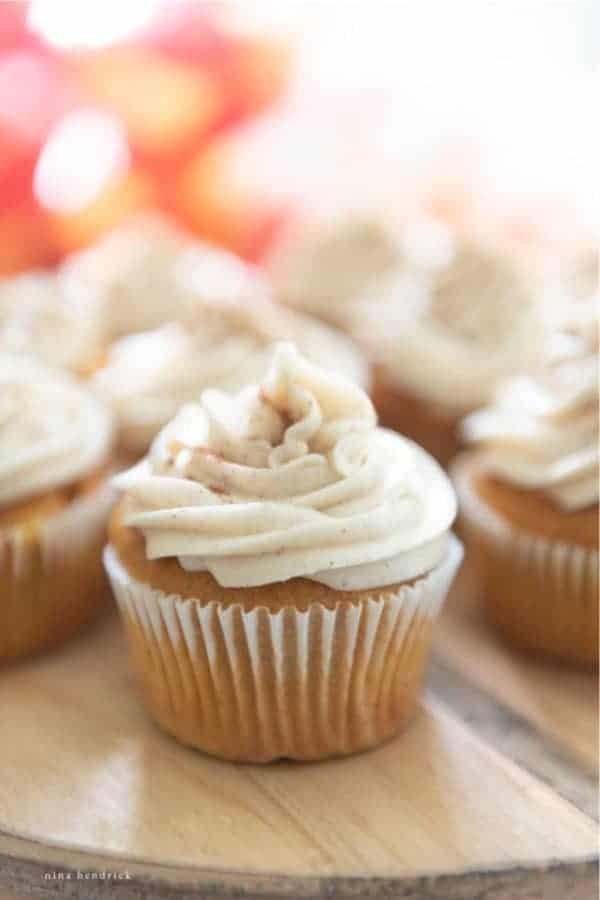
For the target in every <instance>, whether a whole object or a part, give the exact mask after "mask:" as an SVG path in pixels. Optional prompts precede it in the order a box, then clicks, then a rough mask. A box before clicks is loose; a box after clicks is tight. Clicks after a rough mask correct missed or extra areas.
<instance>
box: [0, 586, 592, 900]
mask: <svg viewBox="0 0 600 900" xmlns="http://www.w3.org/2000/svg"><path fill="white" fill-rule="evenodd" d="M476 648H478V649H477V652H476ZM596 692H597V685H596V681H595V679H594V678H593V676H591V675H582V674H579V673H575V674H573V673H568V672H566V671H564V670H561V669H556V668H551V667H547V666H545V665H543V664H538V663H533V662H531V661H528V660H524V659H522V658H520V657H517V656H513V655H512V654H511V653H510V652H509V651H507V650H506V648H504V647H503V646H502V645H500V644H498V643H497V642H496V640H495V638H494V637H493V635H491V634H489V632H488V631H487V629H486V628H485V626H484V625H483V623H481V621H480V620H479V618H478V616H477V614H476V612H475V610H474V608H473V607H472V606H471V605H470V604H469V603H465V602H455V601H453V600H452V598H451V602H450V606H449V608H448V612H447V613H446V614H445V615H444V617H443V620H442V624H441V628H440V632H439V639H438V642H437V646H436V655H435V659H434V660H433V663H432V669H431V681H430V687H429V690H428V692H427V694H426V697H425V698H424V701H423V705H422V709H421V711H420V714H419V716H418V717H417V719H416V720H415V721H414V723H413V724H412V725H411V726H410V727H409V728H408V730H407V731H406V732H405V733H404V734H403V735H400V736H399V737H398V738H397V739H395V740H394V741H392V742H390V743H389V744H387V745H386V746H384V747H381V748H379V749H377V750H374V751H371V752H369V753H365V754H362V755H360V756H355V757H352V758H348V759H343V760H332V761H328V762H325V763H320V764H304V765H301V764H293V763H278V764H276V765H272V766H269V767H259V766H240V765H231V764H228V763H223V762H219V761H218V760H214V759H210V758H209V757H206V756H202V755H201V754H198V753H196V752H195V751H193V750H189V749H186V748H184V747H181V746H179V745H178V744H177V743H176V742H174V741H173V740H172V739H171V738H169V737H168V736H166V735H164V734H162V733H161V732H160V731H159V730H158V729H157V728H156V727H155V726H154V725H153V723H152V722H151V721H150V720H149V718H148V717H147V716H146V714H145V712H144V710H143V708H142V707H141V705H140V704H139V702H138V700H137V697H136V695H135V692H134V685H133V684H132V682H131V677H130V674H129V668H128V664H127V658H126V648H125V644H124V640H123V637H122V634H121V630H120V628H119V624H118V621H117V619H116V616H114V615H110V616H108V617H107V618H106V619H105V620H104V621H103V622H101V623H100V624H99V625H98V626H97V627H96V628H95V629H93V630H92V631H90V632H89V633H87V634H86V635H84V636H82V637H81V638H80V639H78V640H76V641H74V642H72V643H71V644H70V645H68V646H67V647H64V648H63V649H62V650H61V651H60V652H55V653H52V654H48V655H46V656H44V657H40V658H38V659H35V660H32V661H27V662H23V663H20V664H18V665H13V666H10V667H8V666H7V667H5V668H4V669H3V670H2V671H1V672H0V710H1V711H2V721H3V724H2V741H1V742H0V773H1V775H0V900H9V898H11V897H12V898H13V900H16V898H23V897H29V896H57V895H59V896H69V897H71V896H72V897H95V896H101V895H102V896H103V895H104V894H105V893H106V892H107V891H109V890H110V892H111V896H117V897H123V898H124V900H126V898H133V897H136V898H140V897H148V898H153V897H161V898H167V897H171V896H173V897H175V896H176V897H178V898H179V900H181V898H182V897H187V896H190V897H191V896H196V897H207V898H212V897H225V896H227V897H233V896H236V897H270V898H272V900H275V898H277V897H331V896H340V897H342V896H348V897H350V896H352V897H407V898H408V897H410V898H414V900H416V898H420V900H434V898H435V900H455V898H456V900H458V898H461V900H463V898H464V900H469V898H479V900H481V898H484V897H485V900H509V898H511V900H513V898H515V900H518V898H529V900H533V898H537V897H539V898H546V897H547V898H551V900H554V898H556V900H559V898H560V900H563V898H567V897H568V898H573V900H587V898H592V897H595V896H596V894H597V877H598V875H597V861H596V860H597V857H596V853H597V827H596V824H595V822H594V818H593V817H594V814H595V805H596V800H595V798H596V782H595V774H596V752H595V741H596V737H597V705H596V700H597V693H596ZM540 760H542V762H540ZM86 872H87V873H91V874H92V875H93V874H94V873H96V877H95V878H93V879H92V878H89V879H87V880H86V879H84V878H83V877H79V876H80V875H81V874H82V873H86ZM102 872H104V873H105V878H104V880H101V879H100V874H99V873H102ZM110 872H113V873H121V875H122V876H123V877H122V878H120V879H118V880H117V876H116V875H115V876H114V878H113V879H112V880H110V881H109V880H107V878H106V873H110ZM53 873H56V877H54V875H53ZM60 873H62V875H63V877H62V878H60V877H59V876H60ZM123 873H125V874H123ZM125 875H126V877H125ZM67 876H69V877H67ZM59 882H60V883H59ZM1 890H5V891H7V892H8V893H7V895H6V897H5V898H4V897H3V895H2V893H1Z"/></svg>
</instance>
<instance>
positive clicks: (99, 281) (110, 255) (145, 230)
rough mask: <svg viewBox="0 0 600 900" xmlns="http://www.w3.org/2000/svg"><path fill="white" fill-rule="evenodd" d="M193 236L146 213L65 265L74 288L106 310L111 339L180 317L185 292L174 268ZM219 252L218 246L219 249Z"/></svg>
mask: <svg viewBox="0 0 600 900" xmlns="http://www.w3.org/2000/svg"><path fill="white" fill-rule="evenodd" d="M190 244H191V238H189V237H187V236H186V235H184V234H183V233H181V232H179V231H178V230H177V229H176V228H175V227H174V226H172V225H171V224H170V223H169V222H168V221H167V220H165V219H162V218H161V217H159V216H158V215H146V216H142V217H139V218H136V219H134V220H132V221H131V222H128V223H126V224H124V225H122V226H121V227H119V228H117V229H115V230H114V231H112V232H110V233H109V234H108V235H107V236H106V237H105V238H103V239H102V240H101V241H99V242H98V243H97V244H95V245H94V246H92V247H90V248H88V249H86V250H83V251H81V252H80V253H77V254H75V255H74V256H72V257H71V258H70V259H68V260H67V261H66V262H65V263H64V265H63V267H62V276H63V278H64V280H65V282H66V283H67V284H68V285H69V286H70V288H71V290H72V291H74V292H78V293H85V294H87V295H89V296H91V297H92V298H93V301H94V302H95V303H96V304H97V305H98V306H99V307H100V308H101V309H102V313H103V317H104V325H105V329H106V333H107V335H108V336H109V338H117V337H120V336H122V335H125V334H131V333H133V332H137V331H143V330H145V329H149V328H155V327H156V326H158V325H161V324H162V323H164V322H167V321H169V320H171V319H173V318H175V317H177V316H178V315H179V314H180V312H181V311H182V309H183V308H185V304H186V299H187V294H186V293H185V292H183V291H182V290H181V288H180V287H179V285H178V281H177V276H176V271H177V265H178V262H179V259H180V257H181V254H182V252H183V251H184V249H185V248H187V247H188V246H189V245H190ZM215 254H218V251H216V250H215Z"/></svg>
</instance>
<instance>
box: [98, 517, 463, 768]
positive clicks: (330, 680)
mask: <svg viewBox="0 0 600 900" xmlns="http://www.w3.org/2000/svg"><path fill="white" fill-rule="evenodd" d="M123 530H124V531H127V529H123ZM142 552H143V550H142ZM126 555H127V563H126V564H124V561H123V559H122V557H121V553H120V547H109V548H108V549H107V552H106V554H105V564H106V568H107V571H108V574H109V577H110V580H111V583H112V586H113V590H114V593H115V596H116V599H117V602H118V605H119V609H120V612H121V616H122V619H123V622H124V625H125V629H126V632H127V637H128V642H129V647H130V651H131V657H132V661H133V668H134V670H135V673H136V676H137V679H138V682H139V685H140V689H141V693H142V697H143V700H144V703H145V705H146V706H147V708H148V710H149V712H150V713H151V714H152V716H153V717H154V718H155V719H156V721H157V722H158V723H159V724H160V725H161V726H162V727H163V728H164V729H165V730H166V731H168V732H169V733H170V734H172V735H174V736H175V737H176V738H177V739H178V740H180V741H181V742H182V743H184V744H189V745H191V746H194V747H197V748H199V749H201V750H203V751H205V752H207V753H210V754H212V755H214V756H219V757H222V758H224V759H230V760H239V761H246V762H260V763H264V762H269V761H271V760H274V759H279V758H289V759H297V760H315V759H323V758H326V757H330V756H339V755H345V754H349V753H354V752H356V751H359V750H363V749H366V748H367V747H372V746H374V745H376V744H380V743H382V742H383V741H385V740H386V739H387V738H389V737H391V736H392V735H393V734H395V733H396V732H397V731H398V730H399V729H401V728H402V727H403V725H405V724H406V723H407V722H408V721H409V719H410V717H411V716H412V714H413V712H414V710H415V706H416V703H417V699H418V696H419V692H420V688H421V683H422V679H423V672H424V667H425V662H426V659H427V655H428V651H429V647H430V642H431V632H432V626H433V623H434V619H435V617H436V614H437V612H438V611H439V608H440V606H441V604H442V602H443V600H444V598H445V596H446V593H447V590H448V586H449V584H450V581H451V580H452V577H453V576H454V573H455V571H456V569H457V567H458V565H459V563H460V559H461V557H462V551H461V547H460V544H459V542H458V541H456V540H453V543H452V547H451V550H450V552H449V555H448V558H447V560H445V561H444V563H442V564H441V565H440V566H438V567H437V569H435V570H434V571H432V572H431V573H429V574H428V575H426V576H424V577H423V578H420V579H417V580H415V581H414V582H412V583H410V584H405V585H395V586H393V587H390V588H382V589H381V590H379V591H371V592H370V593H368V592H352V594H351V596H350V597H349V598H348V599H345V598H344V595H343V593H342V592H336V591H332V590H331V589H329V588H325V586H324V585H315V596H318V595H319V594H322V592H323V589H324V590H325V591H327V592H329V593H330V594H331V595H332V602H330V603H329V604H328V605H326V604H325V603H322V602H318V601H313V599H312V598H311V594H310V593H307V590H308V591H310V588H311V585H312V584H313V583H312V582H308V581H307V580H306V579H293V580H292V581H291V582H287V583H284V584H282V585H277V586H273V587H275V594H276V595H277V596H278V601H277V602H276V603H275V604H273V603H271V605H270V606H269V601H268V599H266V598H267V595H268V594H269V593H270V591H269V588H270V587H272V586H270V585H267V586H265V587H264V588H261V589H256V588H255V589H253V591H252V593H253V594H254V595H256V591H257V590H260V591H262V592H263V595H264V597H265V602H264V603H263V604H262V605H252V606H249V604H248V603H247V602H246V603H244V602H237V603H235V602H227V600H226V599H225V600H224V599H223V598H222V599H221V600H218V601H217V600H215V599H214V598H215V597H219V596H220V594H219V592H220V591H221V592H223V590H224V589H222V588H220V586H219V585H218V584H217V582H216V581H214V579H213V578H212V576H211V575H209V574H208V573H193V574H194V575H200V576H201V578H200V579H199V580H198V582H197V583H198V584H200V585H202V587H203V589H204V588H206V587H213V588H214V590H207V592H206V594H205V595H203V596H201V597H200V596H199V597H191V598H190V597H188V598H184V597H182V596H181V595H180V594H177V593H166V592H165V590H161V589H160V588H157V587H152V586H150V584H149V583H147V582H146V581H141V580H139V579H138V578H137V577H135V576H134V575H133V574H132V573H131V568H132V566H131V547H128V548H127V549H126ZM163 562H165V561H163V560H157V561H154V563H151V564H150V565H154V566H155V567H156V570H157V571H158V572H162V579H163V584H164V578H165V571H164V568H163V567H162V566H161V563H163ZM186 576H187V577H189V576H190V573H186ZM211 582H212V585H211V584H210V583H211ZM294 582H297V584H294ZM307 585H308V588H307ZM282 588H285V589H286V590H287V592H288V604H287V605H282V604H281V602H279V601H280V600H281V598H282V593H281V589H282ZM227 593H228V594H232V593H235V595H236V596H238V597H239V598H243V597H244V594H245V590H244V589H241V588H238V589H235V591H233V590H232V589H230V590H229V591H227ZM294 595H296V600H297V601H298V598H299V597H301V602H296V603H295V604H294V603H293V598H294ZM247 599H248V598H247V597H246V600H247Z"/></svg>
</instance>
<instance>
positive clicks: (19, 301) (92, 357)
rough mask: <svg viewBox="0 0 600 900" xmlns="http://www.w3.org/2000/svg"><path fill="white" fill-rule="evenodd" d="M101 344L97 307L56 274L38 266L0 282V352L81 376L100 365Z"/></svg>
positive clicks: (101, 331) (103, 341)
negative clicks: (31, 358) (34, 360)
mask: <svg viewBox="0 0 600 900" xmlns="http://www.w3.org/2000/svg"><path fill="white" fill-rule="evenodd" d="M104 345H105V340H104V331H103V325H102V321H101V317H100V311H99V309H98V308H97V307H96V306H95V305H94V304H93V303H92V302H90V300H89V298H87V297H86V296H85V294H81V293H77V292H73V291H71V290H69V289H68V287H67V285H66V284H65V283H64V280H63V279H62V278H61V277H60V276H59V275H56V274H55V273H54V272H50V271H42V270H39V271H32V272H27V273H25V274H23V275H18V276H15V277H13V278H7V279H3V280H2V281H0V352H11V353H18V354H22V353H24V354H26V355H28V356H32V357H34V358H36V359H38V360H39V361H40V362H42V363H44V364H46V365H48V366H52V367H53V368H59V369H67V370H69V371H71V372H73V373H74V374H77V375H82V376H85V375H88V374H90V373H91V372H92V371H93V370H94V369H95V368H96V367H97V366H98V365H99V364H100V362H101V360H102V358H103V354H104Z"/></svg>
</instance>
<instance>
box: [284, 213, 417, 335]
mask: <svg viewBox="0 0 600 900" xmlns="http://www.w3.org/2000/svg"><path fill="white" fill-rule="evenodd" d="M402 262H403V251H402V248H401V247H400V244H399V242H398V240H397V238H396V237H395V236H394V235H392V233H391V231H389V230H388V229H386V227H385V226H384V225H383V224H381V223H380V222H378V221H377V220H371V219H363V218H349V219H347V220H343V221H339V222H333V223H331V224H330V225H329V226H323V227H317V226H315V227H313V228H309V229H307V230H306V232H305V233H304V234H302V235H301V236H296V237H295V238H294V237H293V236H292V237H290V239H289V240H288V241H286V242H285V243H284V244H282V246H281V247H280V248H279V250H278V251H277V252H276V253H275V254H274V257H273V260H272V264H271V267H270V268H271V276H272V280H273V289H274V293H275V296H276V298H277V299H278V300H279V301H280V302H281V303H283V304H285V305H288V306H292V307H294V308H295V309H300V310H303V311H304V312H308V313H311V314H313V315H315V316H317V317H318V318H320V319H324V320H325V321H327V322H330V323H331V324H333V325H342V326H344V325H346V324H347V322H348V317H349V316H351V315H352V303H353V301H354V300H356V299H357V298H359V297H360V296H361V295H362V294H363V293H365V291H367V290H369V289H371V288H372V287H373V286H374V285H375V284H377V283H378V281H379V280H380V279H383V278H385V277H386V276H387V275H388V274H389V273H390V272H392V271H393V270H395V269H396V268H398V267H399V266H400V265H401V264H402Z"/></svg>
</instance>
